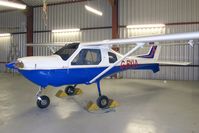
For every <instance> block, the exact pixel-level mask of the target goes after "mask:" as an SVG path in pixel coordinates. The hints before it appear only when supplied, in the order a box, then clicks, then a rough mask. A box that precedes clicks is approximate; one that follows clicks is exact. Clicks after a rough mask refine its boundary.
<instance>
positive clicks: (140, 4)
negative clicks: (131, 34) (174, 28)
mask: <svg viewBox="0 0 199 133" xmlns="http://www.w3.org/2000/svg"><path fill="white" fill-rule="evenodd" d="M198 5H199V1H198V0H120V1H119V8H120V11H119V13H120V17H119V18H120V24H121V25H129V24H141V23H142V24H149V23H152V24H153V23H171V22H172V23H173V22H187V21H188V22H194V21H199V16H198V12H199V8H198Z"/></svg>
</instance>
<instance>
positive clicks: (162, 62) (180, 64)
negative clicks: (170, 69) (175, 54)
mask: <svg viewBox="0 0 199 133" xmlns="http://www.w3.org/2000/svg"><path fill="white" fill-rule="evenodd" d="M157 63H159V64H163V65H179V66H186V65H189V64H191V62H175V61H173V62H171V61H157Z"/></svg>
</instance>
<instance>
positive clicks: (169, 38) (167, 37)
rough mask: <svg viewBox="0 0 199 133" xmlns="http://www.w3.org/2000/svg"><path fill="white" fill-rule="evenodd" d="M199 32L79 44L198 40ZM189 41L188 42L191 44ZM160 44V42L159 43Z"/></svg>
mask: <svg viewBox="0 0 199 133" xmlns="http://www.w3.org/2000/svg"><path fill="white" fill-rule="evenodd" d="M198 39H199V32H189V33H178V34H166V35H155V36H145V37H135V38H126V39H112V40H104V41H96V42H88V43H81V45H88V46H89V45H92V46H97V45H126V44H138V43H145V44H146V43H150V42H165V41H179V40H181V41H183V40H198ZM191 42H192V41H190V43H189V44H191ZM160 45H161V44H160Z"/></svg>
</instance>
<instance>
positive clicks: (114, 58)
mask: <svg viewBox="0 0 199 133" xmlns="http://www.w3.org/2000/svg"><path fill="white" fill-rule="evenodd" d="M108 57H109V63H115V62H116V61H117V56H116V55H115V54H114V53H111V52H108Z"/></svg>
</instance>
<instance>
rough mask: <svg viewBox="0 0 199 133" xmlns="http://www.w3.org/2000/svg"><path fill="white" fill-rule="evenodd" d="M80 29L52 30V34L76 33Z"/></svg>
mask: <svg viewBox="0 0 199 133" xmlns="http://www.w3.org/2000/svg"><path fill="white" fill-rule="evenodd" d="M78 31H80V29H78V28H75V29H56V30H52V32H78Z"/></svg>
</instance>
